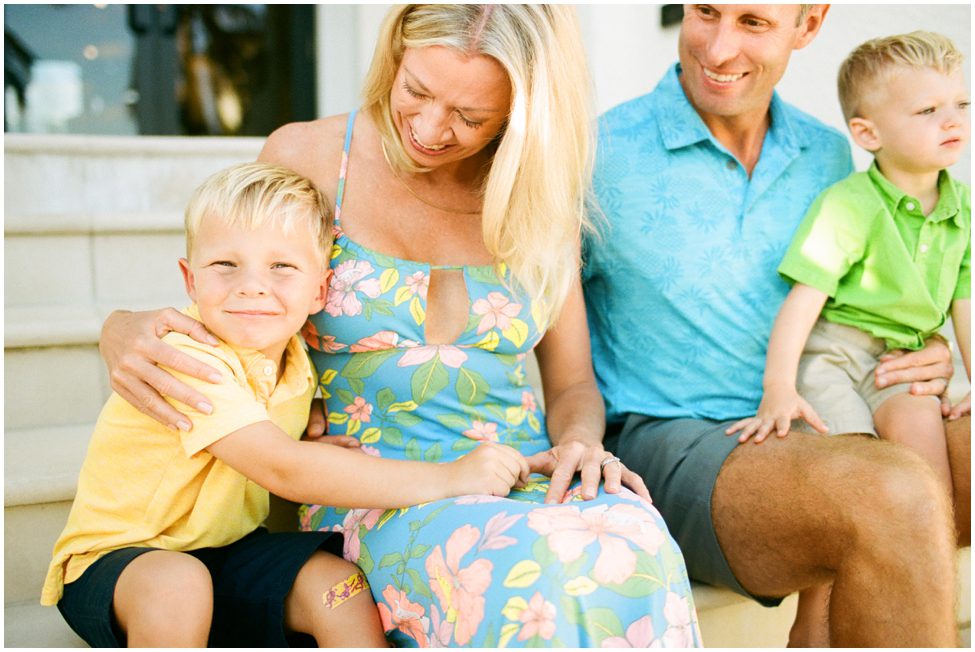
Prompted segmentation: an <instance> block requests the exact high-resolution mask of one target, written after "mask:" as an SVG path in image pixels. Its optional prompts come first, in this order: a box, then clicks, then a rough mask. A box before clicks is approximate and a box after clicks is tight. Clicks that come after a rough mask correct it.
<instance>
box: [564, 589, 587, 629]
mask: <svg viewBox="0 0 975 652" xmlns="http://www.w3.org/2000/svg"><path fill="white" fill-rule="evenodd" d="M562 613H563V614H565V619H566V620H567V621H569V624H571V625H578V624H579V623H580V622H581V621H582V603H581V602H580V601H579V600H573V599H572V598H570V597H569V596H567V595H563V596H562Z"/></svg>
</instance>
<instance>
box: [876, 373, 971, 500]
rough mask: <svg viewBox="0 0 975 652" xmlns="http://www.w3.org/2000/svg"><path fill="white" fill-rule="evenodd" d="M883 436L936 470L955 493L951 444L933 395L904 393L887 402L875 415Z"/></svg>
mask: <svg viewBox="0 0 975 652" xmlns="http://www.w3.org/2000/svg"><path fill="white" fill-rule="evenodd" d="M873 419H874V425H875V426H876V428H877V433H878V434H879V435H880V438H881V439H886V440H887V441H893V442H897V443H899V444H903V445H905V446H907V447H908V448H910V449H911V450H913V451H914V452H916V453H917V454H918V455H920V456H921V457H922V458H924V460H925V461H926V462H927V463H928V464H930V465H931V468H932V469H934V472H935V474H936V475H937V476H938V479H939V480H940V481H941V483H942V484H943V486H944V488H945V491H946V492H948V496H949V497H950V496H951V495H952V493H953V490H952V481H951V468H950V467H949V465H948V444H947V442H946V441H945V428H944V424H943V422H942V420H941V407H940V404H939V403H938V402H937V401H935V400H933V399H932V398H931V397H930V396H914V395H912V394H908V393H906V392H905V393H904V394H898V395H896V396H892V397H890V398H889V399H887V400H886V401H884V402H883V403H882V404H881V406H880V407H879V408H877V412H876V413H875V414H874V415H873Z"/></svg>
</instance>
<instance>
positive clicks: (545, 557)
mask: <svg viewBox="0 0 975 652" xmlns="http://www.w3.org/2000/svg"><path fill="white" fill-rule="evenodd" d="M532 557H534V558H535V561H537V562H538V563H539V564H541V565H542V566H548V565H549V564H553V563H555V562H556V561H558V557H556V556H555V554H554V553H553V552H552V549H551V548H549V547H548V538H547V537H538V539H536V540H535V543H533V544H532Z"/></svg>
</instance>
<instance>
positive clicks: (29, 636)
mask: <svg viewBox="0 0 975 652" xmlns="http://www.w3.org/2000/svg"><path fill="white" fill-rule="evenodd" d="M3 615H4V618H3V646H4V647H5V648H17V647H48V648H50V647H57V648H76V647H81V648H84V647H88V646H87V645H86V644H85V642H84V641H82V640H81V639H80V638H79V637H78V635H77V634H75V633H74V632H73V631H71V628H70V627H68V624H67V623H66V622H64V618H62V617H61V613H60V612H59V611H58V610H57V609H56V608H55V607H42V606H41V605H40V604H38V603H37V602H36V601H28V602H15V603H12V604H11V603H8V604H5V605H4V608H3Z"/></svg>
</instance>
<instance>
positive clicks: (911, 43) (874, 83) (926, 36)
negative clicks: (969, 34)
mask: <svg viewBox="0 0 975 652" xmlns="http://www.w3.org/2000/svg"><path fill="white" fill-rule="evenodd" d="M963 59H964V57H963V56H962V54H961V52H959V51H958V49H957V48H956V47H955V44H954V43H952V42H951V39H949V38H948V37H947V36H942V35H941V34H935V33H934V32H924V31H916V32H911V33H910V34H896V35H894V36H885V37H883V38H875V39H871V40H869V41H867V42H866V43H864V44H862V45H860V46H859V47H858V48H856V49H855V50H853V52H851V53H850V55H849V56H848V57H847V58H846V60H845V61H844V62H843V64H842V65H841V66H840V72H839V79H838V86H839V95H840V106H841V107H842V109H843V118H844V119H845V120H846V121H847V122H849V120H850V119H851V118H862V117H865V116H863V115H861V111H862V110H863V108H862V103H863V101H864V98H865V97H866V96H867V95H869V94H870V93H871V92H873V91H876V90H877V89H878V86H879V85H881V84H883V83H885V82H887V81H888V78H889V76H890V75H891V73H893V72H894V71H895V69H896V68H897V67H899V66H900V67H908V68H915V69H916V68H932V69H934V70H937V71H938V72H940V73H943V74H946V75H950V74H953V73H954V72H955V71H957V70H958V69H959V67H961V64H962V61H963Z"/></svg>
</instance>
